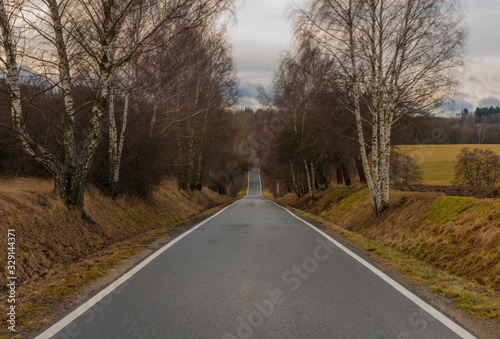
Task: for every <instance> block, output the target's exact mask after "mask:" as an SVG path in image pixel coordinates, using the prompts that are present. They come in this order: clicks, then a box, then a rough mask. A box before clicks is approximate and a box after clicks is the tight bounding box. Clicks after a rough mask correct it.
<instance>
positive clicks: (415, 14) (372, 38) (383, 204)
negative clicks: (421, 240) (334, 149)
mask: <svg viewBox="0 0 500 339" xmlns="http://www.w3.org/2000/svg"><path fill="white" fill-rule="evenodd" d="M295 13H296V23H295V31H296V35H297V37H298V39H301V40H310V41H312V42H313V43H314V44H316V45H317V46H319V48H321V50H322V52H323V53H324V54H325V55H328V56H329V57H330V58H331V59H332V60H333V61H334V63H335V67H336V68H337V71H338V74H339V77H338V79H337V86H339V87H343V88H344V89H345V92H346V93H348V97H349V99H348V100H346V101H345V106H346V108H347V109H349V110H350V111H351V112H352V113H353V114H354V116H355V118H356V125H357V131H358V139H359V146H360V152H361V159H362V162H363V167H364V172H365V174H366V179H367V184H368V188H369V191H370V197H371V202H372V206H373V210H374V211H375V213H377V214H378V213H381V212H383V211H384V210H385V209H387V207H388V206H389V181H390V179H389V178H390V176H389V161H390V149H391V128H392V126H393V124H394V123H395V122H396V121H397V120H398V119H399V117H401V116H402V115H404V114H406V113H408V112H415V111H425V110H429V109H431V108H433V107H434V105H435V104H436V102H438V100H439V99H440V98H441V97H444V96H446V95H448V94H449V90H450V88H452V87H453V85H454V84H455V75H456V72H455V70H456V68H457V66H460V65H461V64H462V50H463V46H464V38H465V33H464V29H463V27H462V20H461V19H462V18H461V14H460V8H459V5H458V3H457V1H454V0H329V1H326V0H309V1H307V5H306V7H305V8H297V9H296V12H295ZM364 107H366V109H367V110H368V114H367V115H366V116H367V117H368V118H365V115H363V114H362V109H363V108H364ZM367 128H369V132H370V134H371V136H370V137H369V139H371V140H370V141H369V142H368V140H367V139H366V137H365V130H366V129H367Z"/></svg>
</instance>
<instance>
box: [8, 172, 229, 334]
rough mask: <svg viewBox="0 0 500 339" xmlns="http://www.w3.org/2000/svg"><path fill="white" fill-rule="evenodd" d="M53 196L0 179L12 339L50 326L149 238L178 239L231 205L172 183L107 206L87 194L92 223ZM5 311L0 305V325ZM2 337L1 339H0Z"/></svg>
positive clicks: (37, 184)
mask: <svg viewBox="0 0 500 339" xmlns="http://www.w3.org/2000/svg"><path fill="white" fill-rule="evenodd" d="M52 189H53V184H52V183H51V182H50V181H43V180H37V179H11V180H3V181H2V183H1V186H0V236H1V238H0V239H1V241H2V242H5V243H6V235H7V232H6V230H7V229H12V228H14V229H15V230H16V242H17V248H16V264H17V267H16V272H17V276H18V277H19V283H20V287H19V288H18V289H17V296H18V298H17V299H16V311H17V312H16V313H17V320H18V321H19V323H18V325H17V326H16V328H17V329H19V330H21V332H20V333H18V336H19V337H25V336H27V334H28V333H32V332H33V331H36V330H38V329H39V328H40V327H42V326H43V325H45V324H46V323H47V322H48V321H50V320H52V319H53V318H54V316H57V314H55V313H54V308H57V307H56V306H57V305H59V304H60V303H61V301H63V300H66V299H68V298H71V297H74V296H75V295H76V294H77V293H78V292H79V291H81V290H82V288H83V287H84V286H86V285H88V284H89V283H90V282H92V281H94V280H95V279H97V278H99V277H102V276H104V275H106V273H107V272H108V271H109V270H110V269H111V268H112V267H115V266H117V265H118V264H120V263H121V262H122V261H123V260H124V259H128V258H131V257H133V256H134V255H136V254H138V253H140V252H141V251H143V250H144V249H145V248H147V247H148V244H150V243H151V242H153V241H154V240H155V239H158V238H161V237H162V236H164V235H165V234H166V233H169V234H170V233H171V232H178V231H179V228H180V227H181V225H182V224H184V223H185V222H186V221H190V220H192V219H193V218H196V217H199V216H201V215H203V214H204V213H205V214H206V213H207V212H206V211H207V210H208V209H211V208H219V207H220V206H223V205H225V204H227V203H229V202H230V201H231V199H229V198H227V197H224V196H221V195H218V194H216V193H214V192H212V191H210V190H208V189H205V188H204V189H203V190H202V191H201V192H194V193H188V192H186V191H180V190H178V189H177V186H176V184H175V183H173V182H164V183H163V184H162V185H161V186H160V187H159V188H158V189H157V190H156V191H155V192H154V193H153V195H152V196H151V197H150V198H149V199H147V200H145V199H138V198H133V197H121V198H118V199H116V200H115V201H113V200H112V199H111V198H109V197H107V196H104V195H102V194H101V193H100V192H99V191H97V190H95V189H89V190H88V191H87V195H86V211H87V214H88V216H89V217H90V218H91V221H88V220H87V221H84V220H82V219H81V218H80V216H79V213H78V212H77V211H74V212H71V211H69V210H68V209H67V208H66V206H65V205H64V203H63V202H62V201H61V200H60V199H59V198H58V196H57V195H56V194H55V193H54V192H53V191H52ZM204 211H205V212H204ZM6 251H7V248H6V246H0V255H1V256H2V257H6ZM5 269H6V267H2V268H1V274H0V276H1V278H0V279H1V280H0V285H2V286H0V288H1V289H4V288H5V285H6V280H5V279H6V278H5V277H6V274H5ZM6 306H7V303H5V302H4V303H0V314H1V315H0V321H1V322H2V323H4V324H5V321H6V318H5V314H6ZM60 311H61V310H59V312H60ZM56 313H57V312H56ZM3 330H5V328H2V331H3ZM7 335H8V334H7V332H0V337H4V336H7Z"/></svg>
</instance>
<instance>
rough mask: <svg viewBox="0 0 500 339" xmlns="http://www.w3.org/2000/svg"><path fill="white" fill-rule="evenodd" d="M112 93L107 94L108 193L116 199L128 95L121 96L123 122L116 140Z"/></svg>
mask: <svg viewBox="0 0 500 339" xmlns="http://www.w3.org/2000/svg"><path fill="white" fill-rule="evenodd" d="M114 97H115V95H114V93H112V92H111V93H110V94H109V103H108V106H109V146H108V147H109V148H108V154H109V178H110V191H111V196H112V197H113V198H116V197H117V195H118V183H119V181H120V165H121V158H122V151H123V144H124V142H125V131H126V129H127V118H128V107H129V95H128V94H124V95H123V120H122V127H121V131H120V138H118V129H117V126H116V118H115V108H114Z"/></svg>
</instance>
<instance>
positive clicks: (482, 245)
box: [280, 186, 500, 320]
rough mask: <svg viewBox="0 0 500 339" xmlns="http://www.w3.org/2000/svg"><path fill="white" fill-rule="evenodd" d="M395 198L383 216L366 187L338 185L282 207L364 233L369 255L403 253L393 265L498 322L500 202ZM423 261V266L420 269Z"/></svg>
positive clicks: (417, 196)
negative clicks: (374, 208) (376, 211)
mask: <svg viewBox="0 0 500 339" xmlns="http://www.w3.org/2000/svg"><path fill="white" fill-rule="evenodd" d="M391 200H392V201H391V208H390V209H389V210H388V211H387V212H385V213H383V214H382V215H380V216H379V217H375V215H374V214H373V212H372V209H371V205H370V200H369V196H368V192H367V189H366V188H364V187H362V186H358V187H334V188H332V189H329V190H326V191H324V192H322V193H321V196H320V197H319V199H318V200H317V201H316V202H314V203H312V202H311V201H310V199H308V198H301V199H297V198H296V196H295V195H293V194H289V195H287V196H285V197H283V198H281V199H280V203H282V204H285V205H289V206H291V207H295V208H298V209H300V210H303V211H306V212H309V213H311V214H312V215H315V216H319V217H320V219H323V220H327V221H329V222H331V224H330V225H338V226H340V229H342V230H344V231H345V232H347V233H350V234H358V235H361V236H362V237H363V238H364V239H366V242H370V244H371V245H367V246H364V247H365V248H366V249H368V250H371V251H373V250H375V248H385V249H384V250H377V251H380V252H383V251H386V252H387V251H388V249H396V250H397V251H398V252H400V253H401V252H403V253H404V254H405V256H404V257H403V259H397V258H395V257H394V256H393V255H392V254H391V255H389V257H390V260H391V261H394V263H392V264H391V265H397V263H396V261H398V262H399V264H400V265H399V266H400V267H399V269H400V270H402V271H403V272H406V273H408V274H411V275H413V276H414V277H413V278H415V276H418V279H417V280H418V282H420V283H422V282H423V283H426V284H428V285H430V286H431V288H432V290H433V291H435V292H440V293H442V294H444V295H446V296H447V297H451V298H453V299H454V300H455V301H457V303H458V305H459V306H460V307H461V308H463V309H465V310H467V311H470V312H471V313H473V314H475V315H478V316H482V317H485V318H494V319H497V320H500V293H499V290H500V200H497V199H475V198H464V197H447V196H444V195H443V194H439V193H421V192H400V191H393V192H392V199H391ZM327 227H329V228H331V227H337V226H327ZM349 231H350V232H349ZM363 241H365V240H363ZM363 241H361V242H363ZM373 244H376V245H373ZM365 245H366V244H365ZM374 246H375V247H374ZM406 261H408V263H410V262H413V263H416V264H408V263H406ZM419 263H422V264H423V265H424V267H423V268H418V269H417V268H415V267H414V266H415V265H417V266H418V265H420V264H419ZM417 271H418V272H417ZM422 272H423V273H422ZM428 272H433V273H432V274H430V273H428ZM419 273H422V274H419ZM413 280H415V279H413Z"/></svg>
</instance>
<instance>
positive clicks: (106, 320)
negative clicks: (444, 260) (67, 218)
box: [38, 170, 472, 339]
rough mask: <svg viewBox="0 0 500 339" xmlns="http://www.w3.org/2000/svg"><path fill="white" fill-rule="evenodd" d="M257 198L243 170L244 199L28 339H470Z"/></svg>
mask: <svg viewBox="0 0 500 339" xmlns="http://www.w3.org/2000/svg"><path fill="white" fill-rule="evenodd" d="M260 190H261V189H260V179H259V175H258V172H257V171H256V170H252V171H251V173H250V176H249V192H248V195H247V197H245V198H244V199H242V200H240V201H238V202H236V203H235V204H233V205H231V206H230V207H228V208H226V209H225V210H223V211H222V212H221V213H219V214H217V215H216V216H214V217H212V218H211V219H209V220H208V221H206V222H205V223H203V224H202V225H201V226H198V227H197V228H196V229H194V230H192V231H191V232H190V233H188V234H187V235H185V236H183V237H182V238H180V239H177V240H176V241H175V242H173V243H170V244H167V245H166V247H165V248H163V249H161V250H159V252H157V253H156V254H154V255H153V256H152V257H151V258H149V259H147V260H146V261H145V262H143V263H142V264H141V265H139V266H138V267H137V268H136V269H135V270H132V271H131V272H130V273H129V274H128V275H132V274H133V275H132V276H131V277H130V278H129V277H128V275H125V276H124V277H122V278H121V279H119V280H118V281H116V282H115V283H114V284H113V285H111V286H109V287H108V288H107V289H106V290H104V291H102V292H101V293H100V294H98V295H96V296H95V297H94V298H93V299H91V300H89V301H88V302H87V303H86V304H83V305H81V306H80V307H79V308H77V309H76V310H75V311H73V312H72V313H70V314H69V315H67V317H65V318H62V319H61V320H60V321H59V322H57V323H55V324H53V326H52V327H50V328H47V329H44V330H42V331H41V334H39V336H38V337H39V338H49V337H52V338H89V339H90V338H92V339H100V338H103V339H104V338H106V339H110V338H189V339H193V338H287V339H292V338H314V339H320V338H342V339H343V338H401V339H403V338H460V337H472V336H470V334H469V333H468V332H466V331H465V330H463V329H462V328H461V327H459V326H458V325H456V324H455V323H454V322H452V321H451V320H450V319H448V318H447V317H445V316H444V315H442V314H441V313H439V312H437V311H436V310H435V309H433V308H431V307H430V306H428V305H427V304H425V303H424V302H423V301H422V300H421V299H418V298H417V297H415V296H414V295H413V294H412V293H411V292H409V291H408V290H406V289H404V288H403V287H401V286H400V285H399V284H398V283H396V282H394V281H393V280H391V279H390V278H388V277H387V276H385V275H384V274H383V273H382V272H380V271H379V270H378V269H377V268H374V267H373V266H372V265H371V264H368V263H367V262H364V261H363V259H360V258H359V257H356V255H354V256H353V255H351V253H350V252H349V251H347V252H346V251H345V250H344V249H343V247H342V246H341V245H340V246H339V244H338V243H335V242H334V241H333V242H332V241H331V240H330V239H329V238H326V237H325V236H324V235H322V234H321V233H320V232H318V231H317V230H315V229H314V228H313V227H311V226H310V225H307V224H305V223H304V222H302V221H301V220H299V219H297V218H296V217H294V216H293V215H292V214H291V213H289V212H287V211H286V210H285V209H283V208H281V207H279V206H277V205H276V204H274V203H273V202H270V201H268V200H266V199H264V198H263V197H262V196H261V192H260ZM101 298H102V299H101ZM411 299H412V300H411ZM417 303H420V306H418V305H417ZM421 306H422V307H423V308H424V309H426V310H427V311H424V310H423V308H422V307H421ZM428 312H430V313H433V314H435V316H432V315H430V314H429V313H428ZM78 314H80V315H79V316H78ZM443 323H446V324H447V325H445V324H443ZM44 331H45V332H44Z"/></svg>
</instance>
